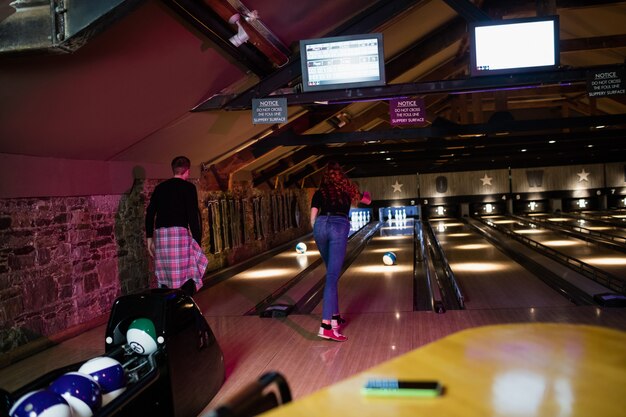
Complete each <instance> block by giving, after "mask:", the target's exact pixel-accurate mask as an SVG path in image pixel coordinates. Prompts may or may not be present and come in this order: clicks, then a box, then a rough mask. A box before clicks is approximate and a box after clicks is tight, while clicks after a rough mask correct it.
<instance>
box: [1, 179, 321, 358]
mask: <svg viewBox="0 0 626 417" xmlns="http://www.w3.org/2000/svg"><path fill="white" fill-rule="evenodd" d="M158 182H159V180H146V181H143V180H137V181H136V182H135V184H134V186H133V189H132V190H131V191H130V192H129V193H128V194H123V195H105V196H85V197H43V198H18V199H3V200H0V242H1V246H0V248H1V249H0V366H1V365H3V364H5V365H6V362H7V360H6V357H7V354H9V353H11V352H13V353H14V352H15V350H16V349H18V348H22V349H23V348H24V347H25V346H26V345H28V344H31V345H34V344H35V343H31V342H38V344H39V345H41V339H42V338H44V339H46V338H48V339H54V340H58V335H59V334H66V335H68V336H71V335H72V332H71V329H72V328H75V329H80V330H84V325H85V323H90V322H94V321H98V320H100V322H102V320H106V317H108V313H109V310H110V307H111V305H112V303H113V301H114V300H115V298H116V297H118V296H120V295H123V294H128V293H132V292H136V291H140V290H143V289H145V288H148V287H150V286H153V285H154V281H155V280H154V277H153V274H152V272H151V268H152V264H151V262H150V259H149V257H148V254H147V250H146V247H145V227H144V219H145V207H146V204H147V201H148V199H149V196H150V193H151V191H152V190H153V189H154V186H155V185H156V184H157V183H158ZM196 185H197V186H198V187H199V198H200V200H201V201H200V202H199V204H200V207H201V211H202V214H203V221H204V223H205V224H204V235H205V237H204V239H203V249H204V250H205V253H206V254H207V256H208V257H209V261H210V263H209V271H211V270H215V269H219V268H221V267H223V266H227V265H231V264H234V263H236V262H239V261H242V260H244V259H246V258H248V257H250V256H254V255H256V254H258V253H260V252H262V251H264V250H267V249H270V248H271V247H273V246H276V245H279V244H281V243H283V242H286V241H288V240H291V239H295V238H297V237H298V236H300V235H302V234H304V233H306V232H307V231H308V229H310V226H309V227H308V218H307V219H305V220H304V221H303V222H300V226H298V227H296V226H294V225H287V226H281V227H277V226H275V227H274V228H272V226H271V224H270V223H271V219H269V218H266V219H260V218H259V216H260V214H259V213H257V214H256V216H257V221H258V222H260V221H263V222H266V223H267V224H266V226H265V229H264V230H265V234H264V235H263V236H260V237H259V236H257V237H256V238H255V237H254V235H253V233H252V232H251V230H252V229H253V228H254V224H252V223H253V222H254V215H253V214H252V213H251V207H252V204H247V202H249V201H252V199H260V200H261V201H262V205H265V206H268V204H269V203H268V202H269V201H270V199H271V198H270V194H274V195H276V192H260V191H257V190H253V189H245V188H244V189H240V190H238V191H236V192H226V193H223V192H206V191H203V190H202V189H200V187H201V185H200V184H199V183H198V184H196ZM282 193H284V194H288V195H289V201H291V202H292V203H293V204H292V207H291V210H292V209H293V206H294V204H295V205H297V207H298V210H302V211H303V212H304V213H306V207H307V205H308V201H307V199H308V196H307V193H306V191H302V190H295V191H293V190H288V191H284V192H282ZM224 199H226V200H229V201H231V200H237V201H239V202H240V206H241V208H242V212H241V214H240V216H241V218H242V223H241V227H242V228H243V229H244V231H242V232H241V236H242V237H241V239H239V241H236V240H234V241H231V242H230V243H227V244H226V245H225V246H224V245H222V246H223V247H222V248H221V250H219V251H216V250H215V248H214V247H213V248H212V247H210V245H211V239H209V235H210V233H211V232H209V230H210V229H211V228H215V223H213V224H211V225H210V224H209V223H208V219H207V208H206V207H207V202H208V201H209V200H211V201H216V200H218V201H221V200H224ZM285 199H286V201H287V198H286V197H285ZM222 206H227V205H224V204H222ZM285 212H287V210H285ZM306 215H307V216H308V214H306ZM230 216H231V213H230V212H224V213H222V215H221V217H219V221H220V222H226V223H227V224H232V222H233V219H232V218H230ZM215 220H216V218H215V216H213V221H214V222H215ZM283 223H286V222H283ZM215 239H221V235H220V234H219V233H217V234H213V244H215ZM231 240H232V239H231ZM209 271H207V272H209ZM81 325H83V327H82V328H81ZM68 329H70V331H69V332H68ZM77 331H78V330H77ZM3 356H5V358H4V360H3Z"/></svg>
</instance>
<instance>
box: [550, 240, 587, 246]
mask: <svg viewBox="0 0 626 417" xmlns="http://www.w3.org/2000/svg"><path fill="white" fill-rule="evenodd" d="M541 243H542V244H544V245H546V246H579V245H582V244H583V242H575V241H573V240H548V241H546V242H541Z"/></svg>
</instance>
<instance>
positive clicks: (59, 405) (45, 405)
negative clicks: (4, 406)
mask: <svg viewBox="0 0 626 417" xmlns="http://www.w3.org/2000/svg"><path fill="white" fill-rule="evenodd" d="M9 416H11V417H72V410H71V409H70V406H69V404H68V403H67V401H65V399H64V398H63V397H61V396H60V395H59V394H57V393H54V392H52V391H49V390H44V389H40V390H37V391H31V392H29V393H26V394H24V395H22V396H21V397H20V398H19V399H18V400H17V401H16V402H15V404H13V407H11V409H10V410H9Z"/></svg>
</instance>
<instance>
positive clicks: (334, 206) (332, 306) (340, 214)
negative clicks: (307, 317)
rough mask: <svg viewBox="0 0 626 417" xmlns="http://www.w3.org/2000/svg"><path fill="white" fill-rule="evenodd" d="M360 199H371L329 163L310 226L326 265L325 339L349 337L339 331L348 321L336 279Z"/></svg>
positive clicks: (321, 332)
mask: <svg viewBox="0 0 626 417" xmlns="http://www.w3.org/2000/svg"><path fill="white" fill-rule="evenodd" d="M359 200H360V201H361V202H363V203H365V204H369V203H370V202H371V198H370V195H369V193H368V192H365V193H363V194H361V193H360V192H359V187H357V185H356V184H354V183H353V182H352V181H350V179H349V178H348V177H347V175H346V174H345V173H344V172H343V170H342V169H341V166H340V165H339V164H338V163H337V162H329V163H328V166H327V167H326V171H325V172H324V175H323V177H322V182H321V184H320V187H319V189H318V190H317V191H315V194H313V200H312V201H311V225H312V226H313V237H314V238H315V243H316V244H317V249H318V250H319V252H320V255H321V256H322V259H323V260H324V264H325V265H326V284H325V286H324V300H323V304H322V324H321V326H320V330H319V333H318V336H319V337H322V338H324V339H330V340H335V341H338V342H343V341H345V340H348V338H347V337H345V336H344V335H343V334H341V331H340V325H341V324H342V323H345V321H344V320H343V319H342V318H341V316H340V315H339V301H338V295H337V281H338V280H339V276H340V274H341V269H342V267H343V261H344V258H345V255H346V246H347V245H348V234H349V232H350V220H349V219H348V214H349V213H350V206H351V205H352V204H356V203H358V202H359Z"/></svg>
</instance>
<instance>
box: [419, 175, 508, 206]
mask: <svg viewBox="0 0 626 417" xmlns="http://www.w3.org/2000/svg"><path fill="white" fill-rule="evenodd" d="M508 178H509V173H508V170H480V171H464V172H451V173H450V172H449V173H440V174H420V176H419V185H420V197H421V198H426V199H428V198H435V197H455V196H464V195H487V194H506V193H508V192H509V179H508Z"/></svg>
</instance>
